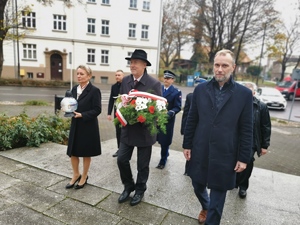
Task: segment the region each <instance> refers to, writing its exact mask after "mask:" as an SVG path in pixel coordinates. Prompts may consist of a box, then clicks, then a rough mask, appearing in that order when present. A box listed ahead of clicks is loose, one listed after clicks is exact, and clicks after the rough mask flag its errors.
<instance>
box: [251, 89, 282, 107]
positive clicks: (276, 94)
mask: <svg viewBox="0 0 300 225" xmlns="http://www.w3.org/2000/svg"><path fill="white" fill-rule="evenodd" d="M255 96H256V97H257V98H258V99H259V100H260V101H262V102H264V103H265V104H266V105H267V106H268V108H269V109H281V110H285V109H286V105H287V102H286V100H285V98H284V97H283V95H282V94H281V92H280V91H278V90H277V89H275V88H272V87H259V88H258V89H257V92H256V95H255Z"/></svg>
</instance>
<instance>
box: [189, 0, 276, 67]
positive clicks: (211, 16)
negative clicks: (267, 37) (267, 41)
mask: <svg viewBox="0 0 300 225" xmlns="http://www.w3.org/2000/svg"><path fill="white" fill-rule="evenodd" d="M194 2H195V4H196V6H197V8H198V9H197V14H196V15H195V18H194V26H195V29H197V30H202V32H201V38H197V37H195V39H201V44H202V46H207V48H208V49H209V50H208V57H209V60H208V61H209V62H210V63H212V62H213V60H214V56H215V54H216V53H217V52H218V51H219V50H221V49H223V48H226V49H229V50H232V51H233V52H234V53H235V55H236V64H239V54H240V52H241V51H242V48H243V47H244V46H245V45H246V44H247V43H249V42H250V41H254V40H256V39H257V37H258V36H259V35H258V34H260V33H261V32H262V29H261V26H262V21H264V20H269V21H270V18H271V17H274V16H276V14H277V13H276V11H275V10H274V9H273V1H269V0H210V1H208V0H194ZM263 19H264V20H263ZM272 20H273V19H272ZM272 20H271V21H272ZM198 26H201V27H200V28H199V27H198ZM195 34H199V32H195Z"/></svg>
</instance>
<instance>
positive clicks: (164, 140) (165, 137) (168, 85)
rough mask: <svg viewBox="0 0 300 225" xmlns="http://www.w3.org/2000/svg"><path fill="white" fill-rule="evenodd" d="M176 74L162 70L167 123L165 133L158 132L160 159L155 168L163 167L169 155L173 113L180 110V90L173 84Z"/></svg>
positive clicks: (173, 120) (173, 121) (173, 119)
mask: <svg viewBox="0 0 300 225" xmlns="http://www.w3.org/2000/svg"><path fill="white" fill-rule="evenodd" d="M175 78H176V75H175V74H174V73H173V72H172V71H170V70H165V71H164V85H162V92H163V97H164V98H166V99H167V101H168V106H167V109H168V116H169V117H168V123H167V126H166V128H167V133H166V134H163V133H158V134H157V141H158V143H159V144H160V146H161V151H160V156H161V158H160V161H159V163H158V165H157V167H156V168H158V169H163V168H165V165H166V162H167V158H168V156H169V146H170V145H171V144H172V138H173V130H174V124H175V115H176V114H177V113H178V112H180V111H181V91H180V90H178V89H177V88H175V87H174V86H173V83H174V79H175Z"/></svg>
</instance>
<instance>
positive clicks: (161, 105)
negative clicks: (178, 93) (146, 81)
mask: <svg viewBox="0 0 300 225" xmlns="http://www.w3.org/2000/svg"><path fill="white" fill-rule="evenodd" d="M156 108H157V110H158V111H161V110H165V109H166V102H164V101H161V100H156Z"/></svg>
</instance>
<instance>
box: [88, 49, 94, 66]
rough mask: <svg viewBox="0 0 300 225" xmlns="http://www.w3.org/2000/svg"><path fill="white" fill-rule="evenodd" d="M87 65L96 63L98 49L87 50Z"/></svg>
mask: <svg viewBox="0 0 300 225" xmlns="http://www.w3.org/2000/svg"><path fill="white" fill-rule="evenodd" d="M87 63H90V64H91V63H94V64H95V63H96V49H94V48H88V49H87Z"/></svg>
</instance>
